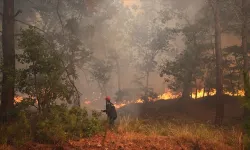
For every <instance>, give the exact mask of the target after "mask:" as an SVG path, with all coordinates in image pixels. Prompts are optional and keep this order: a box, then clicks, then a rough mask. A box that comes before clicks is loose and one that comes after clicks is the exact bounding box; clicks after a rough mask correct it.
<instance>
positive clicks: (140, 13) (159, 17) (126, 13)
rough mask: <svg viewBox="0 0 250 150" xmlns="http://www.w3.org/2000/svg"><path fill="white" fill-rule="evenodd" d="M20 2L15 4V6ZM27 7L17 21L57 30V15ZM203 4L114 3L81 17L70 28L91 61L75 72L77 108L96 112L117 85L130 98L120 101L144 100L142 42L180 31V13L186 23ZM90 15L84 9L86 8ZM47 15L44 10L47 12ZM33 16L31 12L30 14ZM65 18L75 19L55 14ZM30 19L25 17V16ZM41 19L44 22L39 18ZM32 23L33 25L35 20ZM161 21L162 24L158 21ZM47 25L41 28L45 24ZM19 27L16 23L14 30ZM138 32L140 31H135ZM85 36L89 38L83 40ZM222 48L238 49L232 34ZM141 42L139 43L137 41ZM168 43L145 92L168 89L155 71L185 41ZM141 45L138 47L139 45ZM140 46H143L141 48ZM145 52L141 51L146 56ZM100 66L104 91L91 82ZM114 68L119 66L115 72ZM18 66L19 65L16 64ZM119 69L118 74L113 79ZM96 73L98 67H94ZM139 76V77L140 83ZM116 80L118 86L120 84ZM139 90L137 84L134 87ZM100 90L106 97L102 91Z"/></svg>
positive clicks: (164, 0) (200, 0) (189, 0)
mask: <svg viewBox="0 0 250 150" xmlns="http://www.w3.org/2000/svg"><path fill="white" fill-rule="evenodd" d="M18 2H19V1H18ZM31 2H32V3H29V5H25V6H23V5H21V4H22V3H20V2H19V3H18V5H20V7H22V8H24V7H25V9H23V10H25V11H24V12H23V14H26V15H23V16H28V17H22V16H21V17H19V18H18V19H20V20H23V21H25V22H29V23H31V24H33V25H36V26H37V27H39V28H42V29H43V30H47V31H50V30H51V32H53V30H52V29H53V28H60V27H61V25H60V20H59V19H57V20H56V21H55V20H53V17H54V18H58V16H57V15H58V14H57V12H56V11H54V12H53V16H49V15H48V16H46V15H44V14H40V13H39V12H37V11H34V9H35V8H36V6H37V4H36V3H35V2H33V1H31ZM204 3H205V1H204V0H185V1H183V0H141V1H139V0H123V1H120V0H114V1H100V2H98V4H96V5H97V6H96V8H95V13H93V15H91V16H88V15H85V14H82V16H81V17H79V18H81V19H79V20H80V21H78V22H79V26H78V27H76V28H75V30H76V31H75V32H76V33H77V35H78V36H79V37H81V39H82V41H84V44H85V46H86V49H88V50H90V51H91V52H92V53H93V55H92V59H91V60H90V61H89V62H87V63H86V64H84V67H83V68H81V69H78V70H77V72H78V79H77V81H76V85H77V88H78V89H79V91H80V92H81V94H82V96H81V104H84V102H85V101H95V106H93V107H95V108H96V109H100V108H103V105H104V101H103V98H104V96H105V95H109V96H111V97H112V100H113V101H116V95H115V93H116V92H117V91H118V89H119V86H120V88H121V90H127V91H128V92H129V93H130V96H129V97H127V98H126V97H125V98H124V99H125V100H137V99H138V98H140V96H141V95H143V91H142V90H141V88H142V86H146V79H145V75H144V74H145V73H144V72H143V71H141V70H140V69H138V64H141V63H143V62H144V60H143V59H142V55H143V54H142V53H143V51H144V50H145V49H147V50H148V51H150V46H148V45H147V44H148V43H147V42H148V41H152V38H156V39H157V36H159V35H160V33H161V32H163V30H164V28H169V29H173V28H179V26H180V25H183V24H185V23H184V22H183V20H181V19H179V17H178V14H179V13H180V12H181V13H183V14H185V17H187V18H188V20H189V21H190V22H192V21H194V20H195V19H196V17H197V12H198V11H200V9H201V8H202V7H203V5H204ZM88 10H89V9H88ZM48 11H49V10H48ZM30 12H33V13H30ZM59 13H61V15H64V16H65V18H70V17H71V16H74V15H75V12H73V11H72V12H71V13H69V14H66V13H64V8H61V9H60V10H59ZM27 14H29V15H27ZM42 15H44V16H46V17H41V16H42ZM34 20H35V21H34ZM65 20H66V19H65ZM163 20H164V21H163ZM46 21H47V22H49V23H48V24H44V22H46ZM21 27H23V24H21V23H17V26H16V30H17V31H18V30H19V29H20V28H21ZM139 31H140V32H139ZM86 35H88V37H89V38H86ZM223 36H224V37H223V41H222V45H223V46H224V47H225V46H229V45H231V44H232V45H233V44H239V42H238V40H237V38H235V37H234V36H231V35H223ZM140 38H142V40H141V41H143V40H144V41H145V43H143V42H141V43H140V42H138V41H136V40H138V39H140ZM165 42H166V43H168V44H167V45H166V46H165V47H167V48H166V50H165V51H162V52H160V53H158V54H157V55H156V56H155V58H154V61H155V62H156V63H157V65H156V67H155V68H154V69H153V71H150V75H149V78H148V87H149V88H152V89H153V90H154V91H155V92H157V93H158V94H161V93H163V92H164V91H165V89H166V88H168V83H166V82H165V81H164V79H163V78H161V77H160V76H159V74H160V72H159V66H160V65H161V64H162V63H163V62H164V61H165V60H166V59H170V60H171V59H174V58H175V57H176V55H177V54H179V53H180V52H181V51H183V49H184V48H185V42H184V40H183V36H182V35H181V34H178V35H174V36H171V39H167V41H165ZM138 43H140V44H138ZM144 44H145V45H144ZM147 50H145V51H147ZM95 60H98V61H100V64H104V63H105V65H106V63H107V64H108V65H110V66H111V69H110V70H108V71H107V73H108V74H109V75H108V76H109V77H108V81H107V83H105V88H104V89H105V90H103V88H100V83H98V82H100V81H97V80H96V79H95V78H94V77H93V73H91V71H92V70H93V62H95ZM117 64H119V66H118V67H117ZM17 66H21V65H20V64H18V65H17ZM118 68H119V75H118V73H117V72H118ZM95 69H96V70H98V68H95ZM142 77H144V78H142ZM119 78H120V83H118V82H119ZM139 81H140V83H141V84H142V85H139V84H138V82H139ZM104 91H105V92H104Z"/></svg>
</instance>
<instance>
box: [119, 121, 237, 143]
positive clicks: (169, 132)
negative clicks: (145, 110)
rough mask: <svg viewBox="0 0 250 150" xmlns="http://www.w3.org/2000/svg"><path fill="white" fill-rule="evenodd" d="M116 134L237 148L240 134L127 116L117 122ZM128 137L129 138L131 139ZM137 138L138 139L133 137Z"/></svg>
mask: <svg viewBox="0 0 250 150" xmlns="http://www.w3.org/2000/svg"><path fill="white" fill-rule="evenodd" d="M118 132H119V133H123V134H126V135H129V134H130V135H131V137H132V136H133V135H136V134H143V135H146V136H151V137H168V138H169V139H174V140H175V141H178V140H180V142H183V141H187V140H189V141H193V142H195V143H214V144H222V145H227V146H229V147H232V148H238V146H239V142H238V141H239V136H240V132H239V130H238V129H236V128H233V127H231V128H226V127H224V128H223V127H221V128H219V127H214V126H212V125H206V124H198V123H182V122H181V121H178V120H172V121H168V122H167V121H162V122H150V121H143V120H139V119H132V118H130V117H129V116H126V117H122V118H121V119H120V120H119V124H118ZM131 137H130V138H131ZM135 138H138V137H135Z"/></svg>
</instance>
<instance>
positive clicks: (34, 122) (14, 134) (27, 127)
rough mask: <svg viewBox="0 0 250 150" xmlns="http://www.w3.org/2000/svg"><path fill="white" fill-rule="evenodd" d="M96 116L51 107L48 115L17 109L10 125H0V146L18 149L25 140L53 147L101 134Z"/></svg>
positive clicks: (99, 122)
mask: <svg viewBox="0 0 250 150" xmlns="http://www.w3.org/2000/svg"><path fill="white" fill-rule="evenodd" d="M99 117H100V114H99V113H93V114H92V117H91V116H88V113H87V111H86V110H85V109H81V108H79V107H72V108H70V109H68V108H67V106H66V105H52V106H51V107H50V110H49V113H42V114H37V113H33V114H32V113H31V112H30V111H24V110H19V113H18V116H17V118H16V120H14V122H11V123H9V124H1V125H0V131H1V133H3V134H1V137H0V144H11V145H14V146H21V145H23V144H25V143H27V142H29V141H36V142H39V143H49V144H57V143H64V142H66V141H68V140H69V139H80V138H84V137H90V136H93V135H95V134H97V133H100V132H102V131H103V124H102V122H101V120H100V119H99Z"/></svg>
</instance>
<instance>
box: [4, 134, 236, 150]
mask: <svg viewBox="0 0 250 150" xmlns="http://www.w3.org/2000/svg"><path fill="white" fill-rule="evenodd" d="M102 140H103V136H94V137H91V138H86V139H81V140H79V141H70V142H68V143H66V144H61V145H46V144H37V143H27V144H26V145H24V146H23V147H21V148H18V150H236V149H238V147H237V146H236V145H234V144H232V143H231V144H232V145H230V143H227V142H229V141H224V142H222V141H214V140H199V139H197V138H193V137H167V136H158V135H151V136H149V135H145V134H138V133H133V134H132V133H126V134H117V133H113V132H108V133H107V137H106V142H105V144H104V146H103V145H102V144H101V143H102ZM0 149H2V150H15V148H13V147H7V146H6V147H4V146H2V147H0Z"/></svg>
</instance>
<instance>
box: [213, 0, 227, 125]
mask: <svg viewBox="0 0 250 150" xmlns="http://www.w3.org/2000/svg"><path fill="white" fill-rule="evenodd" d="M213 6H214V21H215V55H216V100H217V105H216V116H215V124H216V125H221V124H222V121H223V117H224V102H223V99H221V97H222V94H223V93H222V92H223V84H222V69H221V66H222V65H221V64H222V52H221V25H220V8H219V0H215V1H214V4H213Z"/></svg>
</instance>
